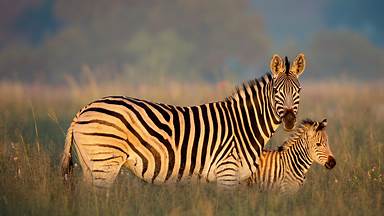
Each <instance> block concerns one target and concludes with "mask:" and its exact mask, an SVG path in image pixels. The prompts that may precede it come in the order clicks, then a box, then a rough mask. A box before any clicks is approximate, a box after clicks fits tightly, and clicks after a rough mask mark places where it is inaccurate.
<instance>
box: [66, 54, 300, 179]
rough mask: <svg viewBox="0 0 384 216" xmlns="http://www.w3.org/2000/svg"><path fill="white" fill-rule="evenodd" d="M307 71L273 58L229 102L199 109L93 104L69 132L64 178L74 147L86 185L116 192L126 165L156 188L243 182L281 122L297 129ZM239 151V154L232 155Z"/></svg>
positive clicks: (129, 101) (127, 101)
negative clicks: (263, 72)
mask: <svg viewBox="0 0 384 216" xmlns="http://www.w3.org/2000/svg"><path fill="white" fill-rule="evenodd" d="M304 68H305V58H304V55H303V54H299V55H298V56H297V57H296V59H295V61H294V62H293V64H292V65H290V62H289V61H288V59H287V57H286V58H285V61H283V59H281V58H280V57H279V56H278V55H274V56H273V57H272V60H271V64H270V69H271V71H272V74H269V73H267V74H266V75H264V76H263V77H261V78H260V79H257V80H252V81H250V82H248V83H247V84H244V85H243V87H242V88H238V89H237V91H236V92H235V93H234V94H233V95H232V96H230V97H228V98H227V99H226V100H224V101H219V102H214V103H209V104H203V105H200V106H191V107H179V106H173V105H166V104H160V103H153V102H149V101H145V100H140V99H135V98H129V97H122V96H111V97H105V98H102V99H100V100H97V101H94V102H92V103H90V104H89V105H87V106H85V107H84V108H82V109H81V110H80V111H79V112H78V113H77V114H76V116H75V118H74V119H73V121H72V123H71V125H70V127H69V129H68V133H67V137H66V141H65V147H64V153H63V156H62V161H61V168H62V174H63V175H64V176H65V178H66V177H68V174H69V173H70V170H71V164H72V161H71V158H72V157H71V148H72V144H74V145H73V146H74V147H75V150H76V152H77V155H78V158H79V162H80V165H81V167H82V168H83V174H84V178H85V180H86V181H89V182H93V183H94V184H95V185H96V186H110V185H111V183H112V182H113V181H114V179H115V178H116V175H117V174H118V172H119V170H120V168H121V166H122V165H125V166H127V167H128V168H129V169H130V170H131V171H132V172H133V173H134V174H135V175H136V176H138V177H139V178H142V179H143V180H144V181H147V182H152V183H156V184H160V183H171V182H179V181H185V180H186V179H201V180H204V181H207V182H211V181H218V182H219V184H221V185H233V184H237V183H238V182H239V178H240V176H242V177H243V178H246V177H249V175H250V174H251V171H255V170H256V166H257V163H258V159H259V155H260V153H261V151H262V149H263V147H264V144H265V143H266V142H267V141H268V140H269V138H270V137H271V136H272V134H273V133H274V132H275V130H276V129H277V127H278V126H279V124H280V123H281V120H282V121H283V122H284V123H285V124H284V125H285V128H286V129H292V128H293V127H294V124H295V120H296V113H297V109H298V105H299V91H300V85H299V81H298V77H299V75H300V74H301V73H302V72H303V71H304ZM244 143H247V144H246V145H244ZM234 149H236V150H237V151H236V152H238V155H234V154H232V153H233V152H235V151H233V150H234ZM228 164H232V166H228ZM225 167H229V168H225ZM224 168H225V169H224Z"/></svg>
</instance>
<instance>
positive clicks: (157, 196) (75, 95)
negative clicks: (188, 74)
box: [0, 81, 384, 215]
mask: <svg viewBox="0 0 384 216" xmlns="http://www.w3.org/2000/svg"><path fill="white" fill-rule="evenodd" d="M303 83H304V84H303V90H302V97H301V104H300V113H299V115H300V116H299V119H302V118H306V117H310V118H313V119H315V120H322V119H323V118H327V119H328V127H327V131H328V134H329V138H330V146H331V148H332V151H333V153H334V155H335V157H336V160H337V165H336V167H335V168H334V169H333V170H326V169H325V168H324V167H321V166H319V165H314V166H313V168H312V169H311V170H310V172H309V175H308V176H307V182H306V184H305V185H304V187H303V188H302V190H300V191H299V192H298V193H297V194H294V195H291V196H280V195H277V194H271V193H259V192H257V190H256V189H255V188H247V187H240V188H238V189H236V190H234V191H223V190H220V189H218V188H217V187H216V186H215V185H214V184H212V185H196V184H186V185H172V186H154V185H150V184H146V183H143V182H142V181H141V180H139V179H137V178H135V177H133V176H132V175H131V174H130V173H129V172H127V171H126V170H125V171H123V172H122V173H121V174H120V175H119V178H118V179H117V182H116V184H114V186H113V187H112V188H111V190H110V191H109V193H108V194H105V193H103V192H100V191H95V190H94V188H92V187H87V185H85V184H83V182H82V181H81V171H80V168H79V167H76V168H75V178H74V183H73V186H72V187H67V186H65V185H64V184H63V182H62V178H61V177H60V175H59V167H58V164H59V158H60V157H59V156H60V153H61V151H62V149H63V142H64V132H65V130H66V128H67V127H68V125H69V122H70V121H71V119H72V118H73V116H74V114H75V113H76V112H77V111H78V110H79V109H80V108H81V107H82V106H84V105H85V104H87V103H89V102H90V101H92V100H94V99H96V98H98V97H101V96H105V95H111V94H122V95H129V96H134V97H140V98H146V99H148V100H154V101H159V102H165V103H174V104H180V105H190V104H199V103H204V102H208V101H213V100H220V99H223V98H224V97H225V96H228V95H229V94H230V92H231V90H232V89H233V88H232V87H231V86H232V85H231V84H230V83H228V82H222V83H218V84H207V83H195V84H191V83H188V84H186V83H182V84H180V83H176V82H174V83H173V82H171V83H170V84H169V85H164V86H163V85H161V86H154V85H140V86H130V85H123V84H122V83H119V82H118V81H116V83H109V84H97V83H93V84H92V85H89V86H88V85H85V86H80V85H78V84H76V83H72V84H71V87H69V88H68V87H50V86H43V85H30V86H25V85H21V84H16V83H1V84H0V90H1V92H0V215H48V214H49V215H74V214H75V215H153V214H157V215H260V214H264V215H285V214H287V213H289V214H290V213H292V214H294V215H320V214H331V215H351V214H352V215H381V214H382V211H383V210H384V168H383V155H384V151H383V147H384V88H383V87H381V86H380V85H379V84H371V83H368V84H356V83H338V82H333V83H325V82H324V83H311V82H303ZM287 136H288V134H287V133H286V132H284V131H282V130H279V131H278V132H277V133H276V135H275V136H274V137H273V139H272V140H271V146H269V148H274V147H276V146H277V145H280V144H281V142H282V141H283V140H284V139H285V138H286V137H287Z"/></svg>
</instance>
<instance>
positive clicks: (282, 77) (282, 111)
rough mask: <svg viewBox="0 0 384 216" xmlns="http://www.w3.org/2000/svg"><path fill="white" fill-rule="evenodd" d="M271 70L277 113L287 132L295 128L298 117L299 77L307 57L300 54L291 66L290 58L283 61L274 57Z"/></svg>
mask: <svg viewBox="0 0 384 216" xmlns="http://www.w3.org/2000/svg"><path fill="white" fill-rule="evenodd" d="M270 69H271V72H272V75H273V92H272V97H273V99H274V103H275V111H276V113H277V115H278V116H279V118H280V119H281V120H282V121H283V122H284V129H285V130H292V129H293V128H294V127H295V123H296V115H297V110H298V107H299V101H300V94H299V93H300V89H301V87H300V83H299V80H298V78H299V76H300V75H301V74H302V73H303V72H304V69H305V57H304V54H302V53H300V54H299V55H297V57H296V59H295V61H294V62H293V64H292V65H291V64H290V62H289V61H288V58H287V57H285V59H284V60H283V59H282V58H280V56H278V55H273V57H272V60H271V64H270Z"/></svg>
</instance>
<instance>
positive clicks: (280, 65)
mask: <svg viewBox="0 0 384 216" xmlns="http://www.w3.org/2000/svg"><path fill="white" fill-rule="evenodd" d="M269 67H270V69H271V72H272V75H273V78H276V77H277V76H278V75H279V73H283V72H284V71H285V67H284V62H283V59H282V58H280V56H278V55H276V54H275V55H273V56H272V59H271V63H270V65H269Z"/></svg>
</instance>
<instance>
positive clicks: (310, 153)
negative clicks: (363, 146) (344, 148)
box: [246, 119, 336, 193]
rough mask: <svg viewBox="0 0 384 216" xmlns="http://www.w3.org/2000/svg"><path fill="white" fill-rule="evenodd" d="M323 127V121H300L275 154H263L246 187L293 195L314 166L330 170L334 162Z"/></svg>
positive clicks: (270, 152)
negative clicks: (317, 165) (321, 166)
mask: <svg viewBox="0 0 384 216" xmlns="http://www.w3.org/2000/svg"><path fill="white" fill-rule="evenodd" d="M326 126H327V120H326V119H324V120H323V121H321V122H317V121H313V120H310V119H306V120H303V121H302V123H301V125H300V126H299V127H297V129H296V130H295V132H293V133H292V134H291V137H290V138H289V139H288V140H287V141H285V142H284V144H283V145H282V146H280V147H279V148H278V150H275V151H270V150H263V152H262V155H261V157H260V166H259V167H258V169H257V171H256V172H254V173H252V175H251V177H250V178H248V179H247V180H246V183H247V184H248V185H250V186H252V185H255V184H256V185H257V186H258V187H259V189H261V190H275V191H280V192H282V193H293V192H296V191H297V190H299V189H300V187H301V186H302V185H303V184H304V181H305V174H306V173H307V172H308V170H309V168H310V166H311V165H312V163H313V162H317V163H319V164H321V165H324V166H325V167H326V168H327V169H332V168H333V167H334V166H335V165H336V160H335V158H334V156H333V154H332V151H331V149H330V147H329V144H328V135H327V132H326V131H325V127H326Z"/></svg>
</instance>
